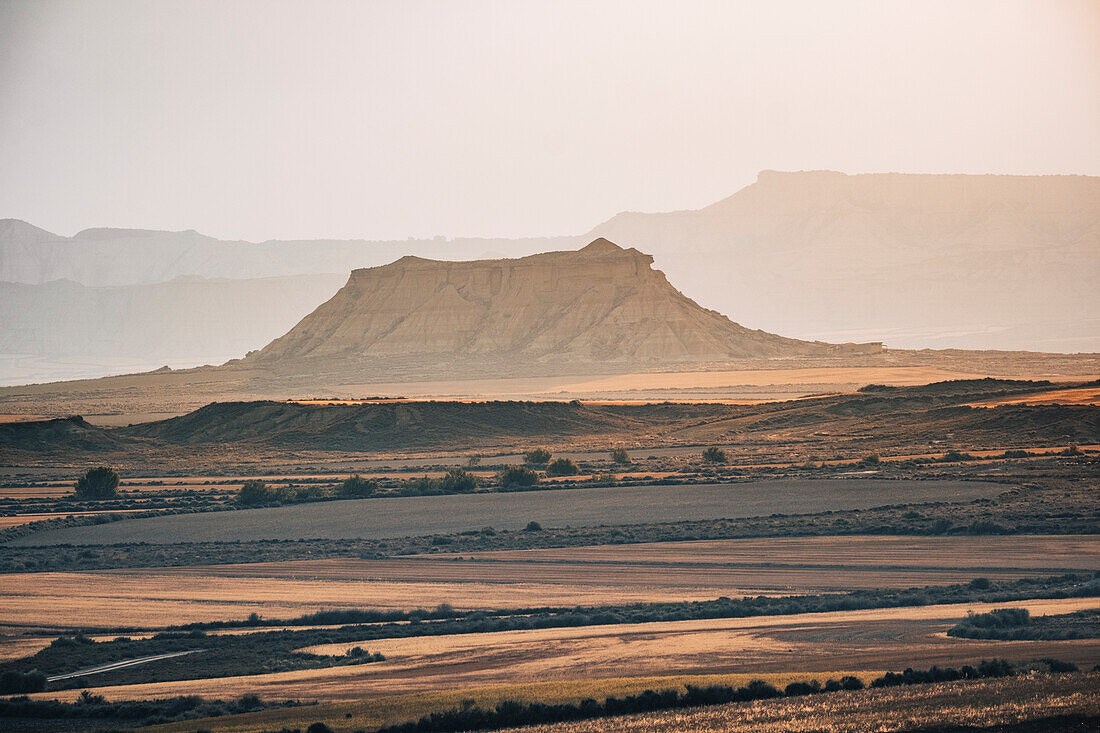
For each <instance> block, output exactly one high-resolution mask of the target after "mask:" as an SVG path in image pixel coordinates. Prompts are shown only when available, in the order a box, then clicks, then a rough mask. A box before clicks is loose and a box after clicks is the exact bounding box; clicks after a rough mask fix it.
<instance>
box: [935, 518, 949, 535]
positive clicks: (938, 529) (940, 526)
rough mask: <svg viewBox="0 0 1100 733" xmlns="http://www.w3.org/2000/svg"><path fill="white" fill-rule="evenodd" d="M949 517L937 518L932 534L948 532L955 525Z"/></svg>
mask: <svg viewBox="0 0 1100 733" xmlns="http://www.w3.org/2000/svg"><path fill="white" fill-rule="evenodd" d="M954 526H955V525H953V524H952V523H951V520H949V519H943V518H942V517H941V518H940V519H937V520H936V521H935V522H933V523H932V534H947V533H948V532H950V531H951V529H952V528H953V527H954Z"/></svg>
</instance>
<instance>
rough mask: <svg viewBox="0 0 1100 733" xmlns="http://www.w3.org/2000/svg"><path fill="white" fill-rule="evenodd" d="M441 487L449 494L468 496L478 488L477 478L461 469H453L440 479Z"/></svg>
mask: <svg viewBox="0 0 1100 733" xmlns="http://www.w3.org/2000/svg"><path fill="white" fill-rule="evenodd" d="M439 486H440V488H442V489H443V490H444V491H446V492H448V493H457V494H466V493H469V492H471V491H473V490H474V489H476V488H477V476H475V475H474V474H472V473H470V472H469V471H464V470H462V469H461V468H452V469H451V470H450V471H448V472H447V475H446V476H444V477H443V478H441V479H439Z"/></svg>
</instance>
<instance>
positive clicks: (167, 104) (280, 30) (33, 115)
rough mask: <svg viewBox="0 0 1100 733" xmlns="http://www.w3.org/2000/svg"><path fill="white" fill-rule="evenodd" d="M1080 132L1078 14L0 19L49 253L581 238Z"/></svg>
mask: <svg viewBox="0 0 1100 733" xmlns="http://www.w3.org/2000/svg"><path fill="white" fill-rule="evenodd" d="M1098 129H1100V9H1098V5H1097V3H1095V2H1062V3H1038V2H971V3H965V4H959V3H954V2H937V3H932V2H922V3H912V4H910V3H878V2H867V3H864V2H848V3H828V4H822V3H755V4H751V5H750V4H745V3H730V2H715V3H689V4H685V3H675V4H673V3H667V4H652V3H639V2H629V3H592V2H580V3H568V2H554V3H549V2H547V3H533V2H523V3H514V2H499V3H488V2H473V3H467V2H462V3H459V2H452V3H415V2H375V3H369V4H367V3H352V2H347V3H344V2H324V3H310V4H308V5H304V4H298V3H275V2H235V3H228V4H227V3H222V2H187V3H180V2H158V3H147V2H97V3H80V2H12V1H11V0H7V1H6V2H4V3H3V4H0V170H2V171H3V176H2V177H0V218H2V217H12V218H19V219H24V220H26V221H29V222H33V223H34V224H36V225H38V226H41V227H44V228H46V229H48V230H50V231H53V232H57V233H59V234H64V235H70V234H73V233H75V232H76V231H78V230H80V229H83V228H85V227H89V226H117V227H144V228H155V229H171V230H182V229H192V228H194V229H197V230H199V231H201V232H203V233H206V234H209V235H212V236H216V237H220V238H224V239H248V240H252V241H262V240H266V239H269V238H282V239H291V238H307V237H334V238H350V237H362V238H367V239H393V238H396V239H404V238H405V237H409V236H413V237H424V236H432V235H437V234H442V235H448V236H494V237H513V236H532V235H561V234H579V233H582V232H585V231H588V230H589V229H590V228H591V227H593V226H594V225H596V224H598V223H600V222H602V221H604V220H606V219H607V218H608V217H610V216H611V215H613V214H614V213H616V212H619V211H623V210H641V211H669V210H675V209H685V208H686V209H691V208H699V207H701V206H705V205H707V204H710V203H711V202H714V201H717V200H719V199H722V198H724V197H726V196H729V195H730V194H731V193H733V192H734V191H737V190H738V189H740V188H742V187H743V186H745V185H748V184H750V183H752V182H753V181H754V180H755V177H756V174H757V172H758V171H760V170H763V169H779V170H803V169H833V170H842V171H847V172H850V173H856V172H885V171H904V172H909V173H916V172H944V173H1011V174H1041V173H1084V174H1091V175H1096V174H1097V173H1100V136H1098V135H1097V134H1096V131H1097V130H1098Z"/></svg>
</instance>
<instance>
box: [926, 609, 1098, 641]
mask: <svg viewBox="0 0 1100 733" xmlns="http://www.w3.org/2000/svg"><path fill="white" fill-rule="evenodd" d="M947 635H948V636H955V637H960V638H964V639H1003V640H1006V641H1020V640H1024V639H1040V640H1044V641H1058V640H1066V639H1089V638H1093V639H1095V638H1098V637H1100V609H1088V610H1085V611H1077V612H1076V613H1067V614H1056V615H1052V616H1038V617H1036V618H1032V617H1031V615H1030V614H1029V613H1028V611H1027V609H1026V608H1002V609H998V610H996V611H990V612H989V613H973V612H972V613H969V614H967V616H966V618H965V619H963V620H962V621H960V622H959V623H958V624H956V625H955V626H953V627H951V628H950V629H948V630H947Z"/></svg>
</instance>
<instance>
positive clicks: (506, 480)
mask: <svg viewBox="0 0 1100 733" xmlns="http://www.w3.org/2000/svg"><path fill="white" fill-rule="evenodd" d="M497 479H498V480H499V481H500V485H501V486H503V487H504V488H506V489H507V488H510V487H514V486H534V485H535V484H537V483H538V482H539V475H538V474H537V473H535V472H534V471H532V470H531V469H530V468H527V467H526V466H506V467H505V468H504V469H503V470H501V472H500V473H498V474H497Z"/></svg>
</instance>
